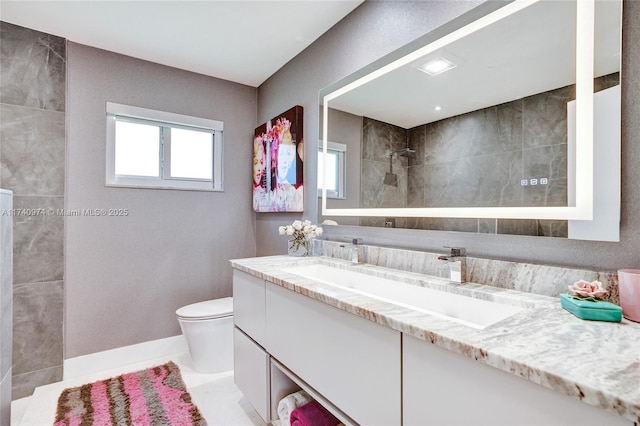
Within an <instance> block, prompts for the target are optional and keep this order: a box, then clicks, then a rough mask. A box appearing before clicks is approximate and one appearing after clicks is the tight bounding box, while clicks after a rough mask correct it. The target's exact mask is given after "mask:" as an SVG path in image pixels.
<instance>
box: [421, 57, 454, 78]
mask: <svg viewBox="0 0 640 426" xmlns="http://www.w3.org/2000/svg"><path fill="white" fill-rule="evenodd" d="M455 67H457V65H456V64H454V63H453V62H451V61H449V60H447V59H445V58H436V59H432V60H430V61H429V62H427V63H426V64H424V65H421V66H419V67H418V69H419V70H420V71H422V72H426V73H427V74H429V75H438V74H441V73H443V72H445V71H449V70H450V69H452V68H455Z"/></svg>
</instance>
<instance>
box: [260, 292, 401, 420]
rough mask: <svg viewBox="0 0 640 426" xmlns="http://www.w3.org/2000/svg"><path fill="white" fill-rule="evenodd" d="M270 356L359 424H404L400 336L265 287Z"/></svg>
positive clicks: (296, 296) (313, 302)
mask: <svg viewBox="0 0 640 426" xmlns="http://www.w3.org/2000/svg"><path fill="white" fill-rule="evenodd" d="M266 313H267V340H266V346H265V347H266V348H267V350H268V351H269V352H270V353H271V355H272V356H273V357H274V358H276V359H277V360H279V361H280V362H282V363H283V364H284V365H286V366H287V368H289V369H290V370H291V371H292V372H293V373H294V374H296V375H297V376H298V377H300V378H301V379H302V380H304V381H305V382H306V383H307V384H309V386H311V387H312V388H313V389H315V390H316V391H317V392H318V393H320V394H321V395H322V396H323V397H324V398H326V399H327V400H329V401H331V403H332V404H333V405H335V406H336V407H337V408H338V409H340V410H341V411H343V412H344V413H345V414H346V415H347V416H349V417H351V418H352V419H353V420H354V421H356V422H357V423H359V424H362V425H367V426H374V425H400V424H401V417H400V416H401V412H400V411H401V410H400V402H401V401H400V400H401V398H400V391H401V384H400V361H401V359H400V358H401V356H400V346H401V345H400V333H399V332H398V331H395V330H392V329H390V328H387V327H384V326H381V325H379V324H376V323H374V322H371V321H368V320H366V319H364V318H360V317H358V316H355V315H352V314H349V313H347V312H344V311H342V310H340V309H337V308H334V307H331V306H328V305H326V304H324V303H322V302H319V301H317V300H313V299H310V298H308V297H305V296H302V295H300V294H297V293H295V292H293V291H291V290H287V289H285V288H282V287H279V286H276V285H274V284H272V283H267V312H266Z"/></svg>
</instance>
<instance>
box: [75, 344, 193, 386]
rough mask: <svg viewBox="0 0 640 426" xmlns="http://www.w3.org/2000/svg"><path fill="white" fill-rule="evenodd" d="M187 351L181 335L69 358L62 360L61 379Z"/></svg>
mask: <svg viewBox="0 0 640 426" xmlns="http://www.w3.org/2000/svg"><path fill="white" fill-rule="evenodd" d="M187 351H188V347H187V341H186V340H185V339H184V337H183V336H182V334H181V335H179V336H173V337H167V338H165V339H158V340H152V341H149V342H144V343H139V344H137V345H130V346H123V347H121V348H116V349H111V350H108V351H102V352H96V353H93V354H89V355H83V356H79V357H75V358H69V359H65V360H64V365H63V371H64V372H63V379H64V380H67V379H71V378H74V377H81V376H86V375H89V374H94V373H97V372H100V371H105V370H112V369H115V368H119V367H123V366H126V365H129V364H135V363H137V362H143V361H146V360H148V359H152V358H160V357H163V356H167V355H173V354H179V353H184V352H187Z"/></svg>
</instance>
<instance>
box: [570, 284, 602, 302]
mask: <svg viewBox="0 0 640 426" xmlns="http://www.w3.org/2000/svg"><path fill="white" fill-rule="evenodd" d="M569 290H571V292H572V293H573V294H575V295H576V296H579V297H593V298H594V299H602V298H603V297H605V296H606V295H607V290H605V289H604V287H602V283H601V282H600V281H594V282H592V283H590V282H588V281H585V280H580V281H577V282H575V283H573V284H571V285H570V286H569Z"/></svg>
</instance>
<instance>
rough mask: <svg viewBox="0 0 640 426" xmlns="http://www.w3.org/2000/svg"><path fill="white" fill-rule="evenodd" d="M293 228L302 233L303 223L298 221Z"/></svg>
mask: <svg viewBox="0 0 640 426" xmlns="http://www.w3.org/2000/svg"><path fill="white" fill-rule="evenodd" d="M292 226H293V228H294V229H295V230H296V231H300V230H301V229H302V222H301V221H299V220H296V221H294V222H293V225H292Z"/></svg>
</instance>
